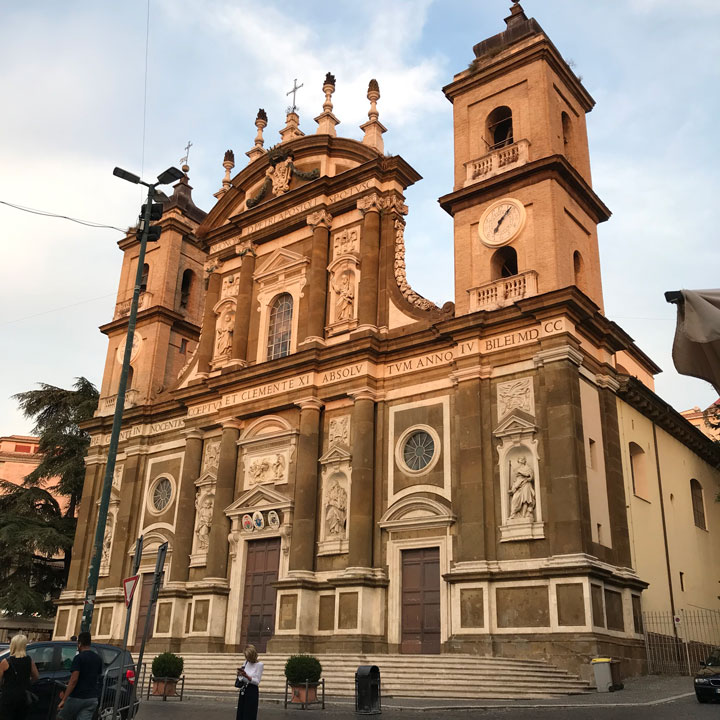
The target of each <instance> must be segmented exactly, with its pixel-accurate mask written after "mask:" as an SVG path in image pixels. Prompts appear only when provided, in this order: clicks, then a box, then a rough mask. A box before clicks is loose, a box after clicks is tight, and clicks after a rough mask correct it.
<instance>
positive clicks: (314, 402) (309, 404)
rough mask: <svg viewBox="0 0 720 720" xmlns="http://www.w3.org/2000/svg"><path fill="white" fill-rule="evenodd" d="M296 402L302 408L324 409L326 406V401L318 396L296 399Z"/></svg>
mask: <svg viewBox="0 0 720 720" xmlns="http://www.w3.org/2000/svg"><path fill="white" fill-rule="evenodd" d="M295 404H296V405H297V406H298V407H299V408H300V409H301V410H322V409H323V407H324V406H325V403H324V402H323V401H322V400H318V398H315V397H305V398H301V399H300V400H296V401H295Z"/></svg>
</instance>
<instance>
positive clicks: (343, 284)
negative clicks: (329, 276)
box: [332, 270, 355, 322]
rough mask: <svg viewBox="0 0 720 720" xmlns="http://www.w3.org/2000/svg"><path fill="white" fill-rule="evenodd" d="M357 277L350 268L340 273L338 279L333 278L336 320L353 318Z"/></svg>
mask: <svg viewBox="0 0 720 720" xmlns="http://www.w3.org/2000/svg"><path fill="white" fill-rule="evenodd" d="M354 279H355V277H354V275H353V274H352V272H350V271H349V270H346V271H345V272H344V273H342V274H341V275H340V278H339V279H338V280H337V281H336V280H334V279H333V283H332V288H333V290H334V291H335V320H336V321H338V322H340V321H342V320H352V318H353V308H354V305H355V288H354V287H353V281H354Z"/></svg>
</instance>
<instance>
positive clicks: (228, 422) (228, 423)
mask: <svg viewBox="0 0 720 720" xmlns="http://www.w3.org/2000/svg"><path fill="white" fill-rule="evenodd" d="M220 424H221V425H222V429H223V430H227V429H232V430H238V431H239V430H242V426H243V424H242V421H241V420H238V419H237V418H226V419H224V420H221V421H220Z"/></svg>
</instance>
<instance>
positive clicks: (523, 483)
mask: <svg viewBox="0 0 720 720" xmlns="http://www.w3.org/2000/svg"><path fill="white" fill-rule="evenodd" d="M510 478H511V484H510V490H509V491H508V492H509V493H510V514H509V515H508V519H509V520H516V519H518V518H522V519H530V520H534V519H535V472H534V471H533V469H532V468H531V467H530V465H529V464H528V461H527V458H526V457H525V456H524V455H521V456H520V457H519V458H518V459H517V463H516V464H515V468H514V469H513V467H512V461H511V462H510Z"/></svg>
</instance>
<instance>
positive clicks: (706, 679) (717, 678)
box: [695, 648, 720, 703]
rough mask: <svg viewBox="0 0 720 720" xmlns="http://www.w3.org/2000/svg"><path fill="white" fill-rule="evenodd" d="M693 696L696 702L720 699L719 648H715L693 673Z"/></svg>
mask: <svg viewBox="0 0 720 720" xmlns="http://www.w3.org/2000/svg"><path fill="white" fill-rule="evenodd" d="M695 696H696V697H697V699H698V702H701V703H706V702H712V701H713V700H720V648H715V650H713V651H712V654H711V655H710V657H709V658H708V659H707V660H705V662H704V663H700V670H698V672H697V674H696V675H695Z"/></svg>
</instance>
